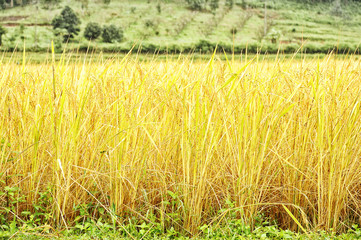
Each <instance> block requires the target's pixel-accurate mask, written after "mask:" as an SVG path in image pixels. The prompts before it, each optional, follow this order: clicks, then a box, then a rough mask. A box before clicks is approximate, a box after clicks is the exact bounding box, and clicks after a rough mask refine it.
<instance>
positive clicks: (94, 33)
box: [84, 22, 102, 40]
mask: <svg viewBox="0 0 361 240" xmlns="http://www.w3.org/2000/svg"><path fill="white" fill-rule="evenodd" d="M101 34H102V28H101V27H100V25H99V24H98V23H93V22H90V23H88V24H87V25H86V27H85V30H84V37H85V38H86V39H88V40H95V39H97V38H98V37H99V36H100V35H101Z"/></svg>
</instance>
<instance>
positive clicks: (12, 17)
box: [0, 16, 29, 22]
mask: <svg viewBox="0 0 361 240" xmlns="http://www.w3.org/2000/svg"><path fill="white" fill-rule="evenodd" d="M28 17H29V16H5V17H0V22H4V21H15V22H16V21H19V20H23V19H27V18H28Z"/></svg>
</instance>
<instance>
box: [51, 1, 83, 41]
mask: <svg viewBox="0 0 361 240" xmlns="http://www.w3.org/2000/svg"><path fill="white" fill-rule="evenodd" d="M51 25H53V29H57V28H60V29H65V30H66V31H67V34H65V35H64V40H63V41H64V42H67V41H69V40H70V39H71V38H74V35H77V34H78V33H79V31H80V28H79V25H80V20H79V18H78V16H77V15H76V14H75V13H74V11H73V10H72V9H71V8H70V7H68V6H66V7H65V8H64V9H63V10H62V11H61V13H60V15H58V16H55V17H54V18H53V20H52V22H51Z"/></svg>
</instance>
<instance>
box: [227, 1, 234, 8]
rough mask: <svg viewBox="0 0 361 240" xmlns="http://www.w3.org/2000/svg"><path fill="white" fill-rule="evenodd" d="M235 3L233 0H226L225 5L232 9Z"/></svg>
mask: <svg viewBox="0 0 361 240" xmlns="http://www.w3.org/2000/svg"><path fill="white" fill-rule="evenodd" d="M233 4H234V2H233V0H226V3H225V5H226V7H227V8H228V9H232V8H233Z"/></svg>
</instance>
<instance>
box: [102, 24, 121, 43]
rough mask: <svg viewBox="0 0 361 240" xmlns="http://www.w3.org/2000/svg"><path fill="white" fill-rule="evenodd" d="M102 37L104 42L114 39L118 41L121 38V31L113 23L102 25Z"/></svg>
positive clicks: (110, 41)
mask: <svg viewBox="0 0 361 240" xmlns="http://www.w3.org/2000/svg"><path fill="white" fill-rule="evenodd" d="M102 38H103V41H104V42H106V43H112V42H114V41H118V42H120V41H122V39H123V32H122V30H120V29H119V28H117V27H116V26H115V25H114V24H111V25H109V26H104V27H103V33H102Z"/></svg>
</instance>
